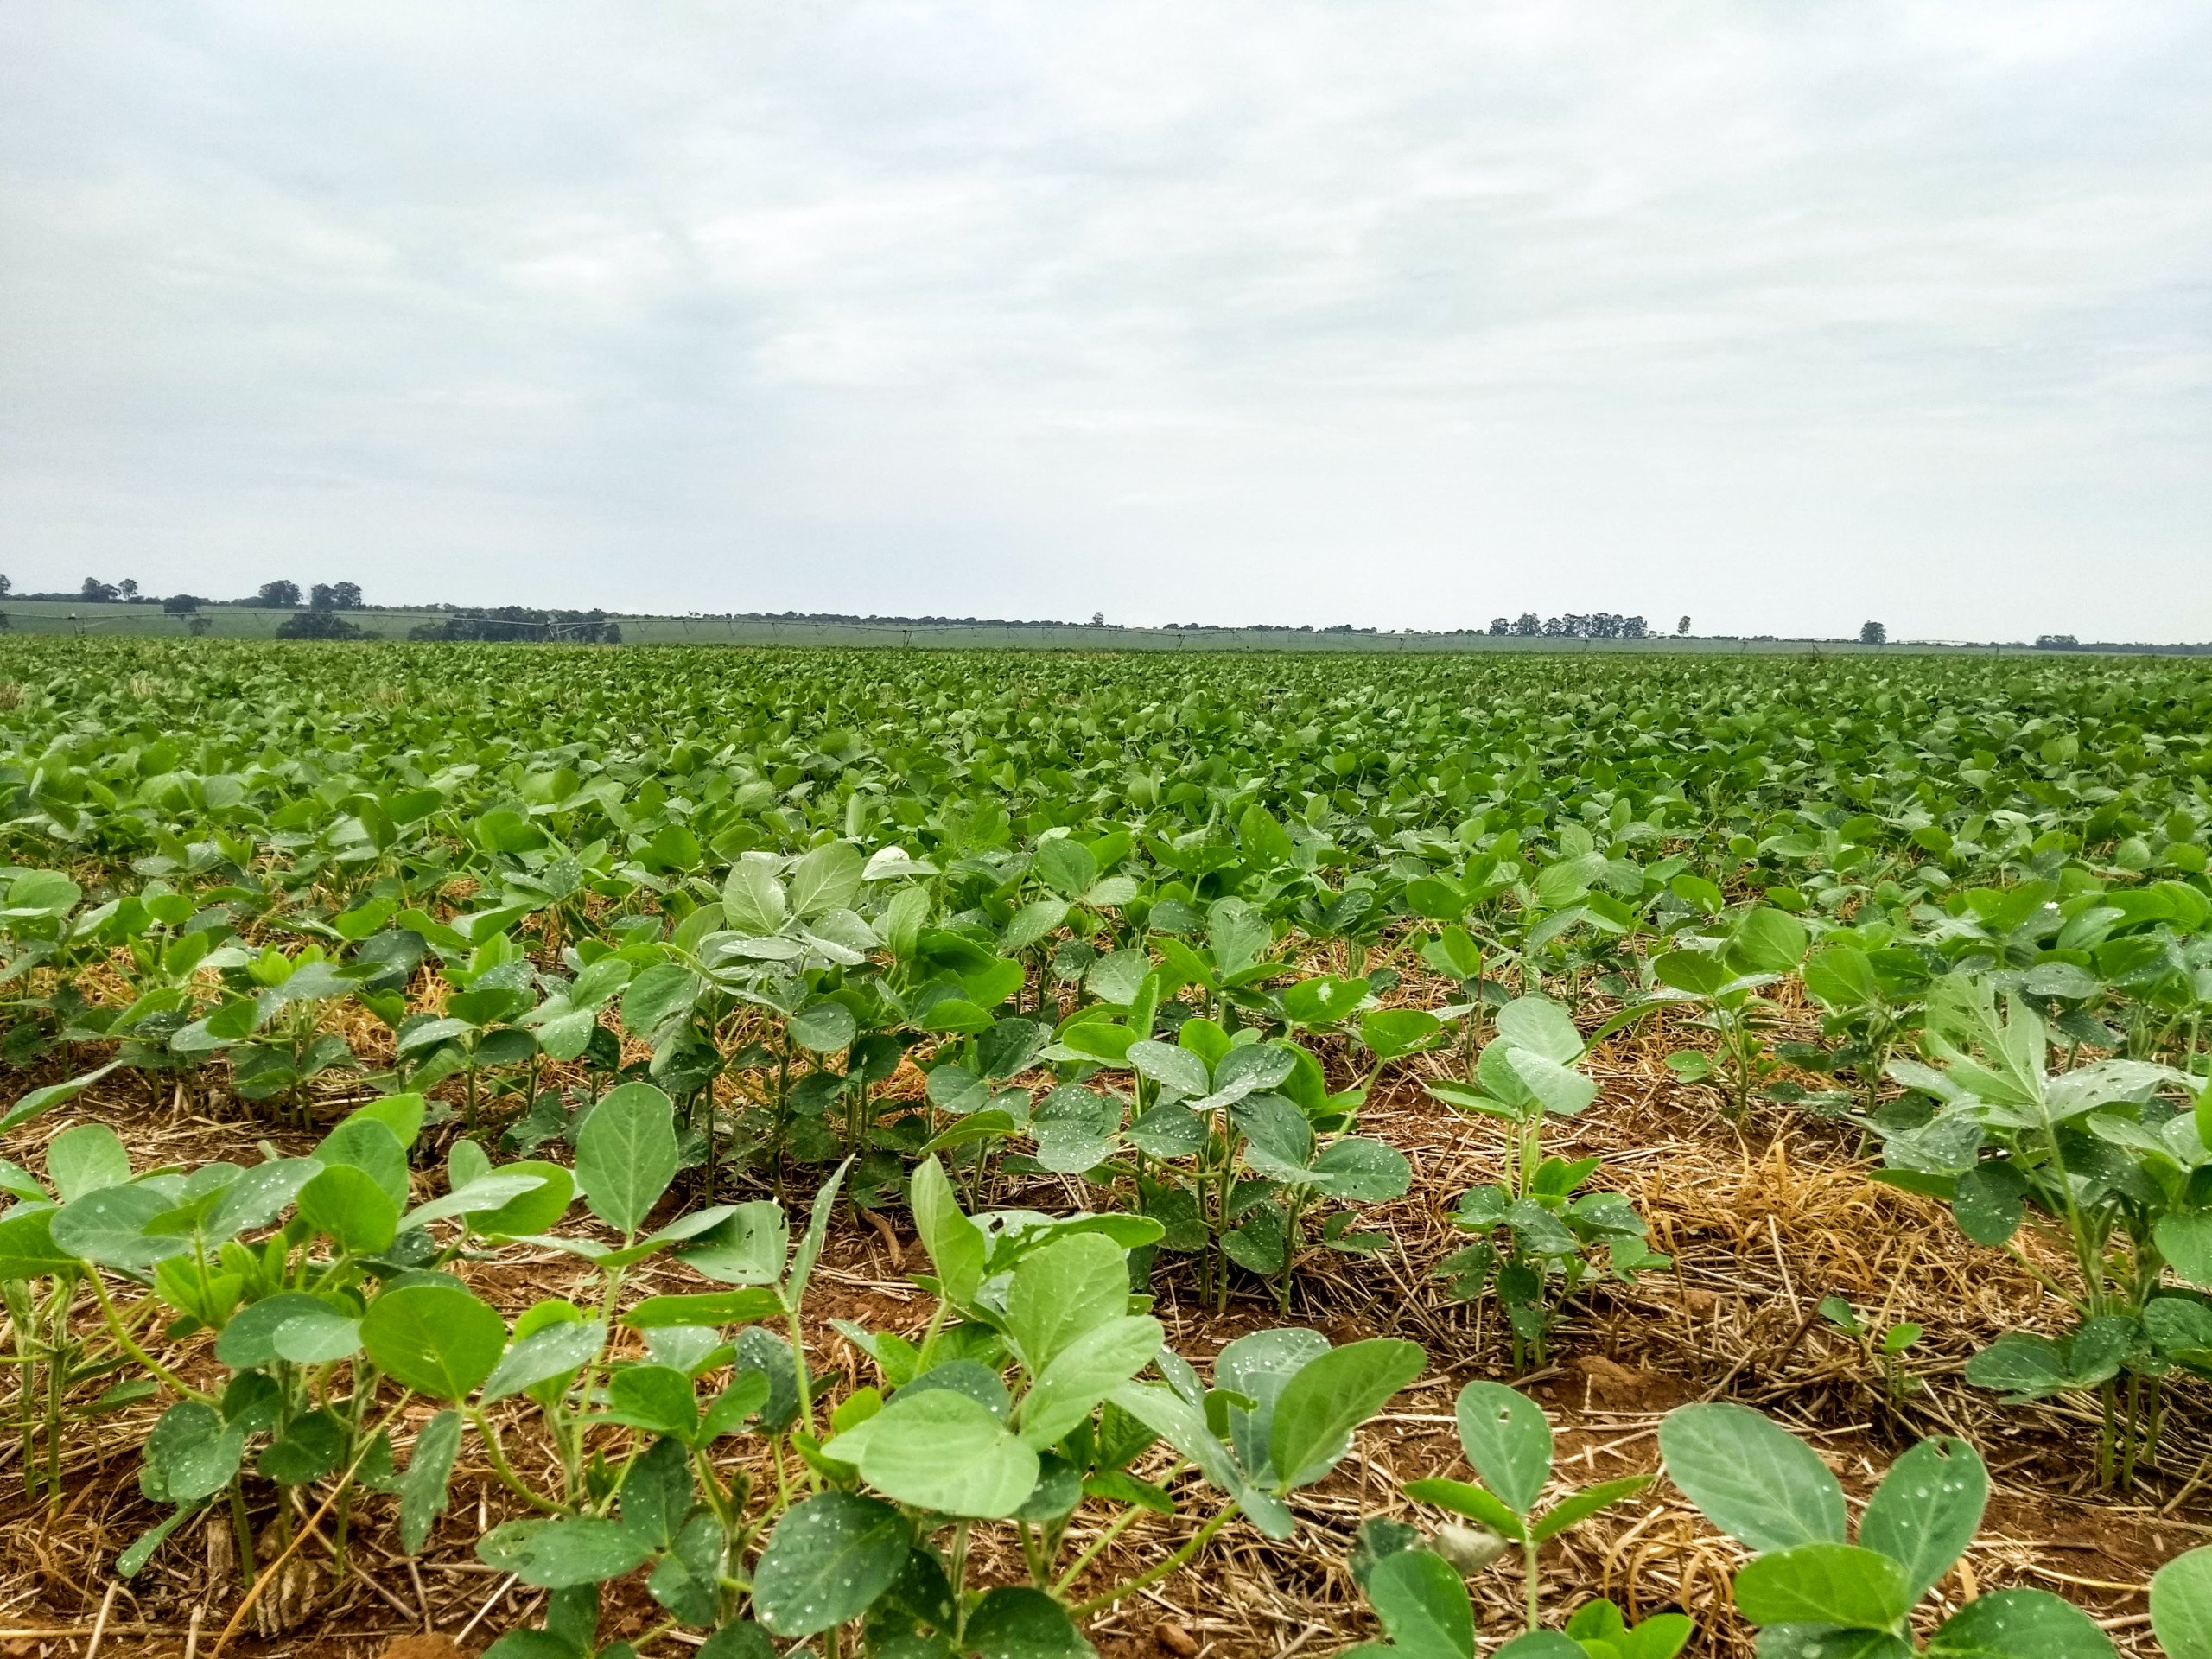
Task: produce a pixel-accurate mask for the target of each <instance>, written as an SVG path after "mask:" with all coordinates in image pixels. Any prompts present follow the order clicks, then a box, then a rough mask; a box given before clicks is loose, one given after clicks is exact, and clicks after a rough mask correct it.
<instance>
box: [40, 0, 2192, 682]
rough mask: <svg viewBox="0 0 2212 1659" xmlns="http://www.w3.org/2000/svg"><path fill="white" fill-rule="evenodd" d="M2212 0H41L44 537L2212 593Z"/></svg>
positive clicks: (1353, 601)
mask: <svg viewBox="0 0 2212 1659" xmlns="http://www.w3.org/2000/svg"><path fill="white" fill-rule="evenodd" d="M2207 86H2212V8H2208V7H2206V6H2205V5H2204V4H2203V3H2202V0H2172V3H2167V0H2078V3H2077V0H1933V3H1926V4H1888V3H1878V0H1870V3H1858V4H1852V5H1846V6H1829V5H1807V4H1796V3H1783V0H1758V3H1751V0H1743V3H1726V0H1708V3H1702V4H1697V3H1668V0H1637V3H1621V4H1610V5H1608V4H1595V3H1575V0H1556V3H1550V0H1546V3H1538V0H1522V3H1516V4H1512V5H1480V4H1463V3H1458V0H1426V3H1420V4H1413V3H1400V0H1336V3H1332V4H1307V3H1299V0H1265V3H1250V4H1243V3H1205V0H1201V3H1197V4H1193V3H1190V0H1180V3H1173V4H1166V3H1151V0H1115V3H1111V4H1091V3H1086V0H1031V3H1028V4H1026V5H1014V4H989V3H966V0H926V3H912V4H898V3H865V0H863V3H835V0H832V3H823V4H810V5H789V4H777V3H770V0H747V3H708V0H620V3H607V4H590V3H574V0H550V3H549V0H534V3H527V4H525V3H519V0H517V3H499V0H471V3H468V4H467V5H461V6H455V5H452V4H448V3H440V4H428V3H408V0H397V3H395V0H377V3H374V4H367V3H316V4H313V5H302V4H300V3H297V0H270V3H195V4H192V5H187V6H177V5H174V4H150V3H146V4H142V3H132V0H122V3H110V4H103V5H98V6H89V5H86V4H83V3H81V0H11V3H10V4H9V5H8V6H7V7H6V8H5V9H4V10H0V569H4V570H6V571H7V572H8V573H9V574H10V575H11V576H12V577H13V578H14V580H15V582H16V588H18V590H26V589H37V588H54V587H61V586H68V587H74V586H75V585H76V584H77V583H78V582H79V581H80V580H81V579H82V578H83V576H84V575H86V573H87V572H91V573H95V574H98V575H102V576H104V577H106V578H107V579H109V580H114V579H118V578H120V577H123V576H126V575H128V576H135V577H137V579H138V580H139V581H140V582H142V583H143V584H144V586H145V587H146V588H148V589H149V590H151V591H156V592H168V591H172V590H175V589H188V590H190V591H194V592H199V593H204V594H215V595H225V594H234V593H238V592H244V591H246V590H249V589H250V588H252V587H253V586H254V585H256V584H257V583H258V582H261V581H263V580H264V579H266V578H268V577H270V576H273V575H290V576H293V577H295V578H296V579H297V580H300V581H302V582H311V581H315V580H337V579H343V578H352V579H353V580H357V581H359V582H361V583H362V585H363V586H364V588H366V589H367V591H368V594H369V597H370V598H371V600H372V601H413V600H433V599H452V600H457V601H536V602H540V603H550V604H573V605H589V604H601V605H606V606H608V607H620V608H627V609H657V610H674V611H685V610H702V611H723V610H753V609H761V610H783V609H786V608H791V609H799V610H816V609H819V610H832V611H852V612H879V613H892V612H903V613H931V612H937V613H954V614H966V613H973V614H977V615H1002V616H1059V617H1069V618H1079V617H1087V616H1088V615H1089V614H1090V613H1091V612H1092V611H1094V610H1103V611H1104V612H1105V613H1107V615H1108V616H1109V618H1112V619H1114V620H1122V621H1130V622H1145V621H1160V620H1208V621H1247V620H1274V621H1281V622H1288V623H1293V624H1295V623H1301V622H1305V623H1313V624H1317V625H1318V624H1323V623H1327V622H1331V621H1338V620H1348V621H1352V622H1357V623H1363V624H1372V625H1376V626H1386V627H1388V626H1408V625H1410V626H1464V625H1467V624H1473V625H1477V626H1480V625H1481V624H1484V623H1486V622H1487V621H1488V620H1489V619H1490V618H1491V616H1493V615H1495V614H1497V613H1500V612H1508V613H1517V612H1519V611H1521V610H1522V609H1532V610H1535V611H1538V612H1549V611H1560V610H1617V611H1622V612H1641V613H1646V614H1648V615H1649V616H1651V617H1653V618H1654V619H1664V620H1665V621H1666V622H1667V623H1668V624H1669V626H1671V625H1672V623H1673V621H1674V619H1675V617H1676V616H1677V615H1678V614H1680V613H1684V612H1688V613H1692V614H1693V615H1694V617H1695V618H1696V620H1697V626H1698V628H1699V630H1700V632H1707V631H1710V632H1783V633H1790V632H1815V633H1834V632H1848V631H1853V630H1855V629H1856V628H1857V626H1858V624H1859V621H1860V620H1863V619H1864V618H1866V617H1868V616H1874V617H1878V618H1881V619H1883V620H1886V621H1887V622H1888V623H1889V625H1890V626H1891V631H1892V632H1893V633H1896V634H1899V635H1911V636H1916V637H1930V638H1955V637H1971V638H1985V639H1986V638H1992V637H2003V638H2013V637H2021V636H2024V635H2030V634H2033V633H2036V632H2043V631H2045V630H2063V631H2068V632H2076V633H2079V634H2081V635H2082V636H2083V637H2084V638H2088V637H2101V638H2120V639H2212V96H2208V95H2207V92H2206V88H2207Z"/></svg>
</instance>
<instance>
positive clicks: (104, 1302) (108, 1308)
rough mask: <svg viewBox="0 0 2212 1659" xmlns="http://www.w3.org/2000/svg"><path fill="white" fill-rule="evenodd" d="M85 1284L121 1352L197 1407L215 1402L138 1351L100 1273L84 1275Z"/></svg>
mask: <svg viewBox="0 0 2212 1659" xmlns="http://www.w3.org/2000/svg"><path fill="white" fill-rule="evenodd" d="M85 1281H86V1283H87V1284H89V1285H91V1286H92V1295H93V1297H94V1298H95V1299H96V1300H98V1301H99V1305H100V1316H101V1317H102V1318H103V1319H105V1320H106V1321H107V1329H108V1334H109V1335H110V1336H111V1337H113V1338H115V1340H116V1342H117V1344H118V1345H119V1346H120V1347H121V1348H122V1350H123V1351H124V1353H126V1354H129V1355H130V1357H131V1358H133V1359H135V1360H137V1362H138V1363H140V1364H141V1365H143V1366H144V1367H145V1368H146V1369H147V1370H149V1371H151V1372H152V1373H153V1374H154V1376H156V1378H158V1379H159V1380H160V1381H162V1382H163V1383H168V1386H169V1387H170V1388H172V1389H175V1390H176V1391H177V1392H178V1393H179V1394H181V1395H184V1396H185V1398H187V1399H188V1400H197V1401H199V1402H200V1404H202V1405H207V1406H212V1405H213V1404H214V1403H215V1396H214V1395H212V1394H203V1393H202V1392H201V1391H200V1389H195V1388H194V1387H193V1386H192V1384H190V1383H188V1382H186V1381H185V1380H184V1379H183V1378H182V1377H181V1376H178V1375H177V1374H176V1373H175V1371H173V1370H169V1368H168V1366H166V1365H164V1364H162V1363H161V1361H159V1360H157V1359H156V1358H155V1357H153V1356H152V1355H151V1354H149V1353H148V1352H147V1351H145V1350H144V1349H143V1348H141V1347H140V1346H139V1345H138V1344H137V1343H136V1342H135V1341H133V1340H132V1339H131V1336H130V1332H129V1331H127V1330H125V1329H124V1324H123V1320H122V1319H121V1317H120V1316H118V1314H117V1313H116V1311H115V1304H114V1303H113V1302H111V1301H110V1300H108V1299H107V1290H106V1288H105V1287H104V1286H103V1285H102V1284H101V1283H100V1276H99V1274H97V1273H90V1274H86V1275H85Z"/></svg>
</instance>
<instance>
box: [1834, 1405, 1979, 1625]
mask: <svg viewBox="0 0 2212 1659" xmlns="http://www.w3.org/2000/svg"><path fill="white" fill-rule="evenodd" d="M1988 1502H1989V1476H1988V1474H1987V1472H1986V1471H1985V1470H1984V1469H1983V1468H1982V1466H1981V1459H1980V1457H1979V1456H1978V1455H1977V1454H1976V1453H1975V1452H1974V1447H1972V1446H1968V1445H1967V1443H1966V1442H1965V1441H1964V1440H1923V1441H1921V1442H1920V1444H1919V1445H1917V1446H1914V1447H1913V1448H1912V1449H1911V1450H1910V1451H1909V1452H1906V1453H1905V1454H1904V1456H1902V1457H1900V1458H1899V1459H1897V1461H1896V1462H1895V1463H1893V1464H1891V1465H1890V1470H1889V1472H1888V1473H1887V1474H1885V1475H1884V1476H1883V1477H1882V1484H1880V1485H1879V1486H1878V1487H1877V1488H1875V1491H1874V1496H1873V1497H1872V1498H1870V1499H1868V1500H1867V1503H1866V1513H1865V1514H1864V1515H1862V1516H1859V1543H1860V1544H1861V1545H1862V1546H1864V1547H1865V1548H1868V1549H1875V1550H1879V1551H1880V1552H1881V1553H1882V1554H1885V1555H1887V1556H1888V1557H1890V1559H1891V1560H1894V1561H1895V1562H1897V1565H1898V1566H1900V1567H1903V1568H1904V1573H1905V1586H1906V1588H1907V1589H1908V1590H1909V1591H1910V1597H1911V1599H1912V1600H1914V1601H1917V1600H1919V1599H1920V1598H1921V1597H1923V1596H1924V1595H1926V1594H1927V1593H1928V1592H1929V1591H1930V1590H1931V1589H1933V1588H1935V1586H1936V1580H1939V1579H1941V1578H1942V1576H1943V1575H1944V1574H1945V1573H1948V1572H1949V1571H1950V1570H1951V1564H1952V1563H1953V1562H1954V1561H1955V1560H1958V1559H1959V1557H1960V1556H1961V1554H1964V1553H1965V1550H1966V1547H1967V1545H1968V1544H1970V1543H1972V1542H1973V1541H1974V1534H1975V1532H1977V1531H1978V1530H1980V1526H1981V1512H1982V1509H1983V1506H1984V1505H1986V1503H1988Z"/></svg>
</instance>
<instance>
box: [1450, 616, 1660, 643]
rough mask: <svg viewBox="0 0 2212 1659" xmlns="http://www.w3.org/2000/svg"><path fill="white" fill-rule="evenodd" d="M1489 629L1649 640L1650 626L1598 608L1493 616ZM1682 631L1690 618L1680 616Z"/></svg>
mask: <svg viewBox="0 0 2212 1659" xmlns="http://www.w3.org/2000/svg"><path fill="white" fill-rule="evenodd" d="M1490 632H1491V633H1492V634H1493V635H1495V636H1497V637H1498V638H1501V639H1503V638H1506V637H1509V636H1510V637H1512V638H1515V639H1649V638H1651V629H1650V626H1649V624H1648V623H1646V622H1645V621H1644V620H1643V618H1642V617H1640V616H1616V615H1614V614H1613V613H1611V611H1599V612H1598V613H1595V614H1594V615H1591V616H1573V615H1568V616H1541V617H1540V616H1538V615H1537V614H1536V613H1535V612H1534V611H1523V612H1522V613H1521V614H1520V615H1519V616H1517V617H1516V618H1514V619H1513V620H1511V621H1510V622H1509V621H1508V620H1506V619H1505V618H1503V617H1502V616H1500V617H1494V618H1492V619H1491V625H1490ZM1682 632H1685V633H1687V632H1689V618H1688V617H1684V618H1683V619H1682Z"/></svg>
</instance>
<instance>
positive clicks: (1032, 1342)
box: [1007, 1233, 1129, 1376]
mask: <svg viewBox="0 0 2212 1659" xmlns="http://www.w3.org/2000/svg"><path fill="white" fill-rule="evenodd" d="M1128 1306H1129V1264H1128V1256H1127V1255H1126V1254H1125V1253H1124V1252H1123V1251H1122V1249H1121V1248H1120V1247H1119V1246H1117V1245H1116V1243H1114V1241H1113V1240H1111V1239H1109V1238H1107V1237H1106V1236H1103V1234H1099V1233H1077V1234H1074V1235H1072V1236H1069V1237H1065V1238H1056V1239H1054V1240H1053V1241H1052V1243H1049V1244H1046V1246H1044V1247H1043V1248H1042V1249H1037V1250H1033V1251H1032V1252H1030V1254H1029V1255H1027V1256H1025V1257H1023V1258H1022V1261H1021V1263H1020V1266H1019V1267H1017V1268H1015V1269H1014V1280H1013V1282H1012V1283H1011V1284H1010V1285H1009V1286H1008V1287H1007V1335H1008V1336H1010V1337H1011V1338H1013V1339H1014V1347H1015V1349H1016V1351H1018V1352H1019V1353H1020V1356H1021V1358H1022V1363H1024V1364H1026V1365H1027V1367H1028V1368H1029V1370H1030V1373H1031V1375H1032V1376H1034V1375H1036V1374H1037V1373H1038V1372H1040V1371H1042V1370H1044V1369H1045V1367H1046V1365H1048V1364H1050V1363H1052V1358H1053V1357H1054V1356H1055V1355H1056V1354H1058V1353H1059V1351H1061V1350H1062V1349H1064V1348H1065V1347H1066V1346H1067V1345H1068V1344H1070V1343H1071V1342H1073V1341H1074V1340H1075V1339H1076V1338H1077V1337H1080V1336H1082V1335H1083V1334H1084V1332H1086V1331H1089V1330H1090V1329H1091V1328H1092V1327H1094V1326H1096V1325H1103V1324H1104V1323H1105V1322H1106V1321H1107V1320H1109V1319H1114V1318H1116V1317H1118V1316H1119V1315H1121V1314H1122V1313H1127V1312H1128Z"/></svg>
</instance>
